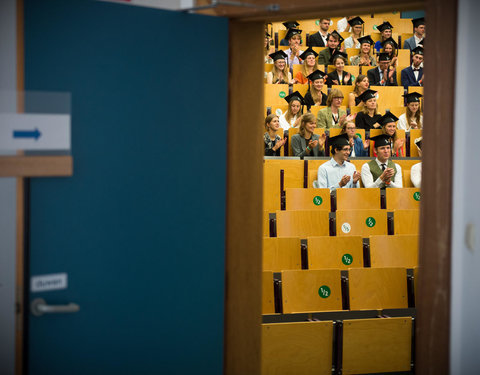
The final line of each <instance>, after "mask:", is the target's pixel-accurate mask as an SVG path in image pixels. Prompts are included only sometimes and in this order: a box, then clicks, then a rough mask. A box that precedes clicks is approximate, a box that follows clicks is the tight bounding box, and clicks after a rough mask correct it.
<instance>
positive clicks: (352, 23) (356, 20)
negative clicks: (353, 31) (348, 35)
mask: <svg viewBox="0 0 480 375" xmlns="http://www.w3.org/2000/svg"><path fill="white" fill-rule="evenodd" d="M348 23H349V24H350V26H352V27H353V26H357V25H363V24H364V23H365V21H364V20H362V19H361V18H360V17H358V16H357V17H355V18H352V19H351V20H350V21H348Z"/></svg>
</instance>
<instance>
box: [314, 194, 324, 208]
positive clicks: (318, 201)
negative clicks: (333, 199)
mask: <svg viewBox="0 0 480 375" xmlns="http://www.w3.org/2000/svg"><path fill="white" fill-rule="evenodd" d="M322 203H323V199H322V197H319V196H318V195H317V196H315V197H313V204H314V205H315V206H320V205H321V204H322Z"/></svg>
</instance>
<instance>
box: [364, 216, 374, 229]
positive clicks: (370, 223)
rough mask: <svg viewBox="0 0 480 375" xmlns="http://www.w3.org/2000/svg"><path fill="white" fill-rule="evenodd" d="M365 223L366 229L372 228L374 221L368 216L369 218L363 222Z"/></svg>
mask: <svg viewBox="0 0 480 375" xmlns="http://www.w3.org/2000/svg"><path fill="white" fill-rule="evenodd" d="M365 223H366V224H367V227H369V228H372V227H374V226H375V224H376V221H375V219H374V218H373V217H371V216H370V217H367V220H366V221H365Z"/></svg>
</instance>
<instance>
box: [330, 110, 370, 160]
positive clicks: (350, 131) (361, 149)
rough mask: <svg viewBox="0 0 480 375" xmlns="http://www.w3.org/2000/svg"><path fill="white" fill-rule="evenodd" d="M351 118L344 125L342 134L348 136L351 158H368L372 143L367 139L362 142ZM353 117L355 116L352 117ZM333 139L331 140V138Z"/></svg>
mask: <svg viewBox="0 0 480 375" xmlns="http://www.w3.org/2000/svg"><path fill="white" fill-rule="evenodd" d="M349 117H350V116H347V118H346V119H345V121H344V122H343V125H342V132H341V134H346V136H347V140H348V144H349V145H350V155H349V156H350V157H352V158H354V157H357V156H368V146H369V144H370V141H369V140H368V139H366V140H365V141H362V138H360V137H359V136H358V135H357V127H356V126H355V123H354V122H353V121H352V119H349ZM352 117H353V116H352ZM330 139H331V138H330Z"/></svg>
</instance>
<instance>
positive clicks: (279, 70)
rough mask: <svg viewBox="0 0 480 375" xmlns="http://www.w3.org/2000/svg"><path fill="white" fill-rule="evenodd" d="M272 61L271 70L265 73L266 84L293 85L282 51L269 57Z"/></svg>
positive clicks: (285, 56)
mask: <svg viewBox="0 0 480 375" xmlns="http://www.w3.org/2000/svg"><path fill="white" fill-rule="evenodd" d="M269 56H270V57H271V58H272V59H273V69H272V71H271V72H268V73H267V83H270V84H271V83H275V84H285V83H293V80H292V74H291V73H290V72H289V70H288V65H287V63H286V60H285V59H286V58H287V55H286V54H285V52H283V51H277V52H274V53H271V54H270V55H269Z"/></svg>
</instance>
